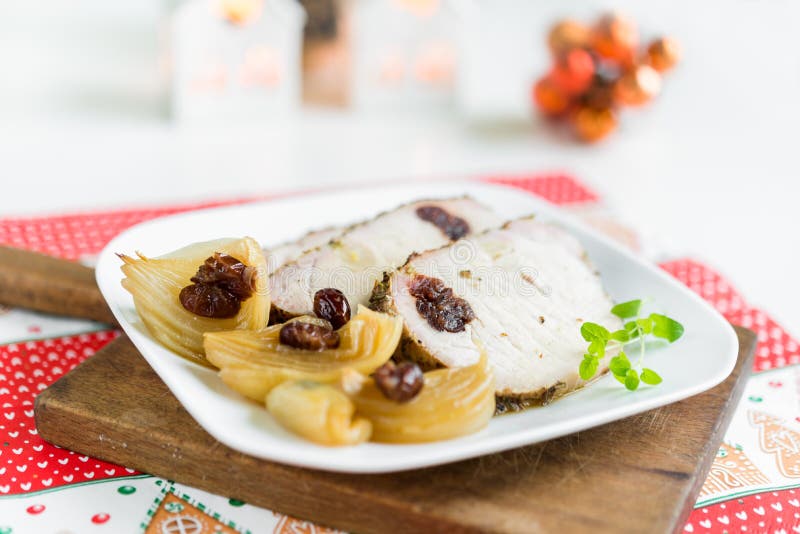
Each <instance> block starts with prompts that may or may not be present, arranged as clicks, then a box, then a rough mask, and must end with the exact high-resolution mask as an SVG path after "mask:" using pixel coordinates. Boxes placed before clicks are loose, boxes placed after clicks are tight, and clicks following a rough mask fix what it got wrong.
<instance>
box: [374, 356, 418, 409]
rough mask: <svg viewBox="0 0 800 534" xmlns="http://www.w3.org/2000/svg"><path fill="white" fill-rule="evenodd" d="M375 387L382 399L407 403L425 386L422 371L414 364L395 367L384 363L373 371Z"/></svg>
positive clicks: (392, 363) (402, 364)
mask: <svg viewBox="0 0 800 534" xmlns="http://www.w3.org/2000/svg"><path fill="white" fill-rule="evenodd" d="M374 378H375V385H376V386H377V387H378V389H379V390H381V393H383V395H384V397H386V398H387V399H389V400H393V401H395V402H408V401H410V400H411V399H413V398H414V397H416V396H417V395H418V394H419V392H420V391H421V390H422V386H423V385H424V384H425V378H424V376H423V375H422V370H421V369H420V368H419V366H418V365H417V364H416V363H413V362H403V363H401V364H399V365H395V364H394V362H391V361H390V362H386V363H385V364H383V365H382V366H380V367H378V369H376V370H375V374H374Z"/></svg>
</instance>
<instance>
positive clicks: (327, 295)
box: [314, 287, 350, 330]
mask: <svg viewBox="0 0 800 534" xmlns="http://www.w3.org/2000/svg"><path fill="white" fill-rule="evenodd" d="M314 314H316V316H317V317H319V318H320V319H325V320H326V321H328V322H329V323H331V326H333V328H334V330H338V329H340V328H341V327H343V326H344V325H345V324H347V321H349V320H350V303H349V302H347V297H345V296H344V293H342V292H341V291H339V290H338V289H334V288H332V287H328V288H325V289H320V290H319V291H317V292H316V293H314Z"/></svg>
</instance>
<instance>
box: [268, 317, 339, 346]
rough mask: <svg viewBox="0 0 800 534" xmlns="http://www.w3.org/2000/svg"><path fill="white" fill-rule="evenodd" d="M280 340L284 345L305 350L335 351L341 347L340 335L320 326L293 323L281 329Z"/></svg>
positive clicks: (300, 322) (298, 322)
mask: <svg viewBox="0 0 800 534" xmlns="http://www.w3.org/2000/svg"><path fill="white" fill-rule="evenodd" d="M278 339H279V340H280V342H281V343H282V344H283V345H288V346H290V347H294V348H296V349H303V350H316V351H320V350H325V349H335V348H336V347H338V346H339V334H338V332H334V331H333V330H331V329H330V328H326V327H324V326H320V325H318V324H311V323H304V322H302V321H293V322H291V323H286V324H285V325H283V326H282V327H281V331H280V334H279V336H278Z"/></svg>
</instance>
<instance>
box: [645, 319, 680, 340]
mask: <svg viewBox="0 0 800 534" xmlns="http://www.w3.org/2000/svg"><path fill="white" fill-rule="evenodd" d="M650 320H651V321H652V322H653V335H654V336H656V337H659V338H661V339H666V340H667V341H669V342H670V343H672V342H674V341H677V340H678V339H680V337H681V336H682V335H683V325H682V324H681V323H679V322H678V321H676V320H675V319H671V318H669V317H667V316H666V315H661V314H658V313H652V314H650Z"/></svg>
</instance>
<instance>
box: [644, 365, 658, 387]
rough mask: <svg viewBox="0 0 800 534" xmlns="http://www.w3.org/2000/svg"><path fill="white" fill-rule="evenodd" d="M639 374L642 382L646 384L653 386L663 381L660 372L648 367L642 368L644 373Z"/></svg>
mask: <svg viewBox="0 0 800 534" xmlns="http://www.w3.org/2000/svg"><path fill="white" fill-rule="evenodd" d="M639 376H640V378H641V379H642V382H644V383H645V384H650V385H651V386H655V385H657V384H660V383H661V377H660V376H658V373H656V372H655V371H653V370H652V369H647V368H646V367H645V368H644V369H642V374H641V375H639Z"/></svg>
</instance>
